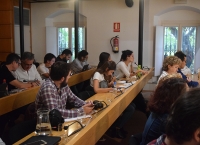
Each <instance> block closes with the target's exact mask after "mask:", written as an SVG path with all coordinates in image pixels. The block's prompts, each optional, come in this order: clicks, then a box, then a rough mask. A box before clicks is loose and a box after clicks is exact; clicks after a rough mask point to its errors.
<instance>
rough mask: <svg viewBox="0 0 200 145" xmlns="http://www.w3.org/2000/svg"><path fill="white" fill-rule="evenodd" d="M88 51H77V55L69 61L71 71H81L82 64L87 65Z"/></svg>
mask: <svg viewBox="0 0 200 145" xmlns="http://www.w3.org/2000/svg"><path fill="white" fill-rule="evenodd" d="M87 59H88V52H87V51H86V50H82V51H80V52H79V53H78V57H77V58H76V59H74V60H73V62H72V63H71V69H72V72H73V73H79V72H81V71H82V69H83V66H84V65H87V64H88V63H87Z"/></svg>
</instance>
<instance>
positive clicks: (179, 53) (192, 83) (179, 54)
mask: <svg viewBox="0 0 200 145" xmlns="http://www.w3.org/2000/svg"><path fill="white" fill-rule="evenodd" d="M174 55H175V56H177V57H178V58H180V59H181V63H180V65H179V68H178V71H177V72H178V73H180V74H181V75H182V78H183V79H184V80H186V81H187V84H188V86H189V87H197V86H198V85H199V83H200V80H199V81H198V82H196V81H192V80H191V79H190V78H188V77H187V76H185V75H184V74H183V73H182V72H181V69H183V68H184V67H185V65H186V60H187V57H186V55H185V54H184V53H183V52H182V51H177V52H176V53H175V54H174Z"/></svg>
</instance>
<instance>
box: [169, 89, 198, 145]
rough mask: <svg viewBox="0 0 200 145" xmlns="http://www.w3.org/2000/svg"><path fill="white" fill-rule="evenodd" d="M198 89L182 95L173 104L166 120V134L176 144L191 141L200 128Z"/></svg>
mask: <svg viewBox="0 0 200 145" xmlns="http://www.w3.org/2000/svg"><path fill="white" fill-rule="evenodd" d="M199 96H200V88H194V89H191V90H189V91H188V92H186V93H184V94H183V95H182V96H181V97H180V98H179V99H177V101H176V102H175V103H174V105H173V106H172V108H171V110H170V112H171V113H170V114H169V116H168V118H167V124H166V134H167V137H169V139H173V140H174V141H175V142H176V143H177V144H183V143H184V142H187V141H190V140H192V138H193V136H194V132H195V131H196V130H197V129H198V128H200V117H199V116H200V105H199V104H200V97H199Z"/></svg>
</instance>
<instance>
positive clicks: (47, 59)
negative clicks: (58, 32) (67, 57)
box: [44, 53, 56, 63]
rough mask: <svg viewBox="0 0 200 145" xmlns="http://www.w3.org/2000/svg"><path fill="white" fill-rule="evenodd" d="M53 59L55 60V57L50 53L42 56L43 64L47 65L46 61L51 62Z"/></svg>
mask: <svg viewBox="0 0 200 145" xmlns="http://www.w3.org/2000/svg"><path fill="white" fill-rule="evenodd" d="M53 58H56V56H55V55H53V54H52V53H47V54H46V55H45V56H44V63H47V61H51V60H52V59H53Z"/></svg>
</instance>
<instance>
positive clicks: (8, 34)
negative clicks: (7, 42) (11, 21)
mask: <svg viewBox="0 0 200 145" xmlns="http://www.w3.org/2000/svg"><path fill="white" fill-rule="evenodd" d="M12 27H13V25H0V39H1V38H4V39H5V38H10V39H12V29H13V28H12Z"/></svg>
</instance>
